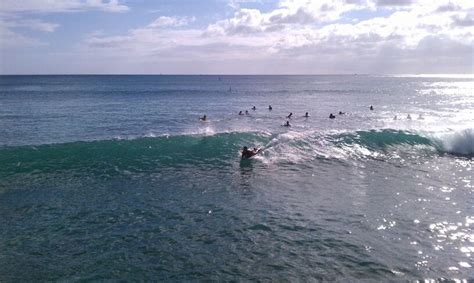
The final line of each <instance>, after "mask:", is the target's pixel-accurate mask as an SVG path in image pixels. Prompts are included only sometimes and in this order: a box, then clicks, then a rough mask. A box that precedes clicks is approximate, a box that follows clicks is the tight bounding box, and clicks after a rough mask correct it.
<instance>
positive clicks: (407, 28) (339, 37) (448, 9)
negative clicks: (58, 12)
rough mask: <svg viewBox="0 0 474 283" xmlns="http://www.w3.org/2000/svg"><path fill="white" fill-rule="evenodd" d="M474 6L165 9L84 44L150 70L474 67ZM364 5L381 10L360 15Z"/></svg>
mask: <svg viewBox="0 0 474 283" xmlns="http://www.w3.org/2000/svg"><path fill="white" fill-rule="evenodd" d="M96 2H97V1H96ZM99 2H101V3H102V1H99ZM239 2H240V3H241V1H239ZM234 3H237V4H238V2H234ZM473 6H474V1H471V0H439V1H431V0H413V1H402V0H399V1H396V0H384V1H380V0H334V1H333V0H321V1H309V0H281V1H280V2H278V4H277V5H276V6H275V7H274V8H273V9H271V10H265V11H263V10H260V9H249V8H240V7H237V8H236V9H235V11H234V13H233V15H231V16H229V17H227V18H223V19H220V20H216V21H214V22H212V23H210V24H209V25H208V26H207V27H204V28H196V27H192V26H190V25H189V24H190V23H192V22H194V21H195V18H194V17H173V16H161V17H158V18H156V19H155V20H154V21H152V22H150V23H148V24H146V25H143V26H142V27H140V28H135V29H130V30H128V31H127V32H124V33H122V34H119V35H114V36H110V35H107V34H106V33H104V32H101V33H92V34H89V35H88V36H87V37H85V39H84V41H83V42H82V45H81V49H80V51H78V52H81V54H88V56H91V57H92V58H102V59H100V62H105V61H107V60H109V61H108V62H110V66H116V65H117V64H119V63H118V62H120V65H121V67H124V68H125V66H127V64H128V66H133V67H131V68H132V69H133V70H135V69H136V70H138V71H139V70H146V71H147V72H153V70H155V72H166V70H173V72H175V73H180V72H181V73H189V72H192V70H197V72H206V70H211V71H212V72H234V73H259V72H260V73H354V72H358V73H359V72H360V73H363V72H364V73H376V72H382V73H393V72H395V73H409V72H424V73H428V72H445V73H449V72H456V70H458V71H457V72H466V71H469V70H472V55H473V51H472V47H471V46H472V45H473V44H474V33H473V32H472V31H471V29H470V28H469V27H470V26H472V24H473V18H472V12H471V11H472V10H473V9H474V7H473ZM359 12H362V13H361V14H362V15H367V14H370V15H377V16H375V17H371V18H367V17H360V19H359V20H357V21H352V19H353V18H354V17H355V16H357V17H358V15H359V14H358V13H359ZM354 15H355V16H354ZM37 26H42V25H41V24H40V23H37ZM54 28H56V27H53V26H50V27H49V29H50V30H51V29H52V30H54ZM47 30H48V26H47V25H43V31H47ZM130 54H133V56H130ZM89 61H95V60H90V59H89ZM107 66H108V65H107V64H106V63H104V64H102V65H101V67H100V68H101V69H100V70H101V72H102V70H103V69H104V68H105V69H107ZM110 68H111V69H110V70H111V71H116V69H113V68H112V67H110ZM167 68H168V69H167ZM132 69H131V70H132ZM120 70H122V69H120ZM199 70H200V71H199ZM122 72H127V71H126V70H125V71H123V70H122Z"/></svg>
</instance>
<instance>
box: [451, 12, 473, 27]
mask: <svg viewBox="0 0 474 283" xmlns="http://www.w3.org/2000/svg"><path fill="white" fill-rule="evenodd" d="M451 19H452V20H453V25H454V26H455V27H472V26H474V16H473V15H472V14H466V15H465V16H459V15H455V16H452V17H451Z"/></svg>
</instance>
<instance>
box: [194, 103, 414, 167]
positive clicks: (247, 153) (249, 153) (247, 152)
mask: <svg viewBox="0 0 474 283" xmlns="http://www.w3.org/2000/svg"><path fill="white" fill-rule="evenodd" d="M251 109H252V110H253V111H255V110H257V107H255V105H254V106H253V107H252V108H251ZM369 109H370V110H371V111H373V110H374V107H373V106H372V105H370V107H369ZM268 110H269V111H272V110H273V107H272V106H271V105H268ZM338 114H339V115H345V114H346V113H345V112H342V111H339V113H338ZM239 115H244V112H243V111H242V110H241V111H239ZM245 115H249V111H248V110H245ZM292 116H293V112H290V114H288V116H286V119H291V118H292ZM303 117H304V118H309V113H308V112H306V113H305V114H304V115H303ZM335 118H336V116H335V115H334V114H332V113H331V114H329V119H335ZM393 119H394V120H397V116H395V117H394V118H393ZM407 119H408V120H411V116H410V114H408V116H407ZM418 119H420V120H422V119H423V117H422V116H421V114H420V116H419V117H418ZM199 120H201V121H207V116H206V115H204V116H202V117H200V118H199ZM282 126H283V127H291V124H290V121H289V120H287V121H286V123H284V124H283V125H282ZM261 151H262V150H261V149H259V148H254V149H253V150H250V149H248V147H246V146H244V147H243V149H242V155H241V158H242V159H249V158H250V157H252V156H254V155H256V154H258V153H259V152H261Z"/></svg>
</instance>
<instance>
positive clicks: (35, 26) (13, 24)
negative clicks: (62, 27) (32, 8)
mask: <svg viewBox="0 0 474 283" xmlns="http://www.w3.org/2000/svg"><path fill="white" fill-rule="evenodd" d="M0 25H1V26H3V27H5V28H17V27H21V28H26V29H30V30H36V31H41V32H53V31H55V30H56V28H58V27H59V24H56V23H49V22H45V21H42V20H38V19H14V20H12V19H10V20H1V19H0Z"/></svg>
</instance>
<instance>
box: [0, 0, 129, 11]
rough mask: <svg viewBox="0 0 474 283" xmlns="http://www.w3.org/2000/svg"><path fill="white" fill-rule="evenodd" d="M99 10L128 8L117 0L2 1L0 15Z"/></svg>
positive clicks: (124, 9)
mask: <svg viewBox="0 0 474 283" xmlns="http://www.w3.org/2000/svg"><path fill="white" fill-rule="evenodd" d="M86 10H100V11H105V12H126V11H128V10H129V8H128V7H127V6H126V5H123V4H120V3H119V1H118V0H108V1H107V0H85V1H84V0H21V1H18V0H2V4H1V5H0V12H2V13H24V12H26V13H57V12H77V11H86Z"/></svg>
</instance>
